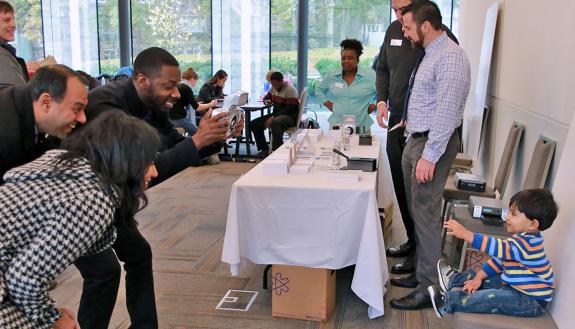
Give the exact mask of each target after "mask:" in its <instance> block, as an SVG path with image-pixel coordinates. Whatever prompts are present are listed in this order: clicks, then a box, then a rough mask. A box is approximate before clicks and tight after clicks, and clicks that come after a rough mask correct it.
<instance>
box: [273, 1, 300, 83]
mask: <svg viewBox="0 0 575 329" xmlns="http://www.w3.org/2000/svg"><path fill="white" fill-rule="evenodd" d="M271 4H272V8H271V22H272V24H271V68H272V69H274V70H278V71H280V72H282V73H283V74H284V77H285V79H286V80H287V81H290V82H291V83H293V84H294V86H296V88H297V83H296V79H297V24H298V23H297V19H298V18H297V12H298V1H297V0H271ZM267 89H269V85H268V84H266V90H267Z"/></svg>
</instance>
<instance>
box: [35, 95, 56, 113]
mask: <svg viewBox="0 0 575 329" xmlns="http://www.w3.org/2000/svg"><path fill="white" fill-rule="evenodd" d="M37 102H38V104H40V110H41V111H42V112H44V113H48V111H50V107H52V96H51V95H50V94H49V93H42V94H41V95H40V97H38V101H37Z"/></svg>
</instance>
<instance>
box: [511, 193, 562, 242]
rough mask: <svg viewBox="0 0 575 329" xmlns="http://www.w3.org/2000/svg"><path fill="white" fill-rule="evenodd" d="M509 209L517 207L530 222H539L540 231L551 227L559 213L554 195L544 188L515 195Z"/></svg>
mask: <svg viewBox="0 0 575 329" xmlns="http://www.w3.org/2000/svg"><path fill="white" fill-rule="evenodd" d="M509 207H515V209H517V210H519V211H520V212H522V213H524V214H525V217H527V218H528V219H530V220H535V219H536V220H537V221H539V230H540V231H545V230H546V229H548V228H549V227H551V225H552V224H553V221H554V220H555V217H557V211H558V207H557V203H555V200H554V199H553V194H551V192H550V191H549V190H547V189H543V188H538V189H531V190H523V191H520V192H517V193H515V195H513V196H512V197H511V201H509Z"/></svg>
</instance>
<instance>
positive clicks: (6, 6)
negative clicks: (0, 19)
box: [0, 1, 14, 14]
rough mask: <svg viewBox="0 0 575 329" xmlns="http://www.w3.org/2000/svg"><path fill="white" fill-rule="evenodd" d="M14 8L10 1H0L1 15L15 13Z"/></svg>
mask: <svg viewBox="0 0 575 329" xmlns="http://www.w3.org/2000/svg"><path fill="white" fill-rule="evenodd" d="M13 12H14V7H12V5H11V4H10V3H9V2H8V1H0V13H3V14H4V13H13Z"/></svg>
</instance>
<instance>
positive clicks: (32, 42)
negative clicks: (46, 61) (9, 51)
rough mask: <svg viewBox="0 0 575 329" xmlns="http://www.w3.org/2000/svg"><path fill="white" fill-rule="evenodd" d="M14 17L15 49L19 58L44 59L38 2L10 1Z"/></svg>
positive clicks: (27, 59)
mask: <svg viewBox="0 0 575 329" xmlns="http://www.w3.org/2000/svg"><path fill="white" fill-rule="evenodd" d="M10 4H11V5H12V7H14V15H15V17H16V40H15V41H14V43H12V45H13V46H14V47H16V51H17V54H18V56H19V57H22V58H24V59H25V60H26V61H32V60H39V59H41V58H44V40H43V38H42V16H41V14H40V13H41V7H40V6H41V5H40V0H11V1H10Z"/></svg>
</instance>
